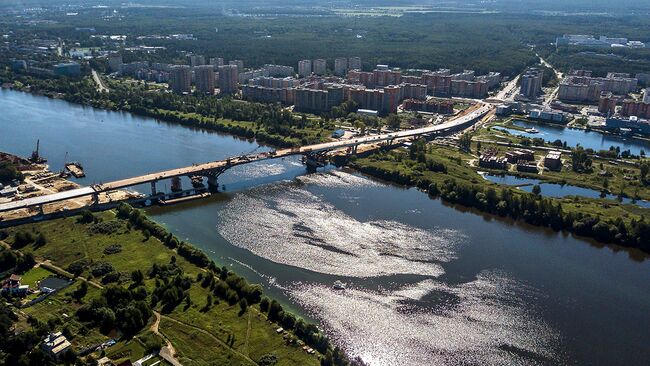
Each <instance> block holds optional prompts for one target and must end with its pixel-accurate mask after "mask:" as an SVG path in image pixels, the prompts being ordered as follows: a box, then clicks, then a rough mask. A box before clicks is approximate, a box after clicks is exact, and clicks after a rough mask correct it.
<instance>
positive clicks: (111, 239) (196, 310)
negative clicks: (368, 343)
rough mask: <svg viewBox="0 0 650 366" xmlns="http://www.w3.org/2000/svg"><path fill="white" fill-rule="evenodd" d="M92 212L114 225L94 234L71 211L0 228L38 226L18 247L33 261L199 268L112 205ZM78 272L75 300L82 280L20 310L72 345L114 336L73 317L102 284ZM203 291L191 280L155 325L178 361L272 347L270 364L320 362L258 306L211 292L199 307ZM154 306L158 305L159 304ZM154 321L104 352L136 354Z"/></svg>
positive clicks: (256, 353) (210, 361) (32, 275)
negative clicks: (83, 287) (243, 307)
mask: <svg viewBox="0 0 650 366" xmlns="http://www.w3.org/2000/svg"><path fill="white" fill-rule="evenodd" d="M96 215H97V216H98V217H99V218H100V219H101V221H102V224H105V225H102V226H101V227H106V226H109V227H110V228H111V230H113V232H111V233H105V234H104V233H97V227H98V226H96V225H95V226H94V225H93V224H82V223H79V222H78V221H77V217H70V218H65V219H58V220H52V221H44V222H40V223H36V224H29V225H23V226H18V227H13V228H9V229H7V230H6V231H7V234H8V237H7V239H6V241H7V242H8V243H9V244H12V243H13V240H14V234H15V233H16V232H18V231H31V232H33V233H43V234H44V235H45V237H46V238H47V243H46V244H45V245H42V246H39V247H35V246H34V245H33V244H29V245H27V246H25V247H24V248H22V249H21V251H23V252H25V253H28V252H30V253H33V254H34V256H35V257H36V259H37V261H44V260H49V261H51V263H52V264H53V265H55V266H59V267H62V268H64V269H65V268H68V266H70V264H72V263H74V262H78V261H80V260H83V261H86V262H87V263H90V267H92V264H96V263H100V262H106V263H110V265H112V266H113V267H114V269H115V271H117V272H121V273H125V274H129V273H130V272H131V271H134V270H136V269H140V270H142V271H143V272H144V273H145V274H146V273H147V271H148V270H149V268H151V266H152V265H153V264H154V263H158V264H168V263H170V262H171V261H172V257H174V258H175V263H176V265H177V266H178V267H180V268H182V270H183V272H184V273H185V275H187V276H188V277H190V278H196V277H197V274H198V273H201V272H204V271H203V270H202V269H200V268H199V267H196V266H195V265H193V264H191V263H189V262H188V261H186V260H185V259H184V258H183V257H182V256H180V255H178V254H177V253H176V252H175V251H173V250H171V249H168V248H167V247H166V246H164V245H163V244H162V243H161V242H160V241H159V240H157V239H155V238H154V237H150V238H148V239H145V237H144V235H143V234H142V232H141V231H139V230H136V229H130V228H129V225H128V222H127V221H124V220H121V219H118V218H116V216H115V214H114V212H112V211H106V212H102V213H98V214H96ZM116 244H119V246H120V248H121V251H119V252H117V253H114V254H107V253H109V252H110V251H105V250H106V248H109V247H113V248H114V247H115V245H116ZM49 275H51V273H50V272H49V271H47V270H45V269H42V268H36V269H32V270H30V271H28V272H27V273H26V274H25V277H26V281H30V283H31V282H35V281H37V280H38V279H42V278H44V277H47V276H49ZM80 276H81V277H85V278H88V279H90V281H91V282H92V283H91V286H89V287H88V294H87V295H86V296H85V297H84V298H83V299H82V300H81V302H77V301H76V300H74V299H73V298H72V296H71V295H70V294H71V293H72V292H73V291H74V290H75V289H76V288H77V287H78V286H79V283H80V281H82V280H77V281H76V283H74V284H72V285H71V286H69V287H68V288H65V289H63V290H62V291H60V292H58V293H56V294H54V295H52V296H50V297H48V298H47V299H46V300H45V301H42V302H40V303H38V304H35V305H33V306H30V307H27V308H25V309H23V311H24V313H25V315H28V316H33V317H35V318H37V319H38V320H40V321H42V322H48V321H49V322H53V323H56V324H58V325H57V326H56V328H57V329H58V328H61V329H62V328H63V327H68V329H69V330H70V331H71V332H72V333H73V334H74V335H75V337H74V338H73V340H72V343H73V346H74V347H75V350H77V351H78V350H81V349H84V348H85V347H88V346H90V345H94V344H99V343H102V342H105V341H107V340H109V339H111V338H113V337H117V336H118V335H116V334H108V335H103V334H101V333H99V331H98V330H97V329H96V328H88V327H87V326H84V324H82V323H81V322H79V321H78V320H77V319H76V317H75V315H74V314H75V311H76V310H77V309H78V308H79V307H80V306H81V305H82V304H84V303H87V302H88V301H90V300H91V299H92V298H94V297H97V296H99V294H100V292H101V289H100V288H99V287H101V286H102V285H101V283H100V280H99V278H93V277H92V274H91V271H90V270H89V269H87V268H86V269H84V270H83V271H82V272H81V274H80ZM145 277H146V279H145V281H144V285H145V287H146V288H147V290H148V292H149V293H151V291H152V290H153V288H154V287H155V280H154V279H149V277H148V276H146V275H145ZM121 283H122V284H123V285H128V284H129V283H131V281H130V278H129V276H124V277H123V279H122V280H121ZM209 292H210V290H209V288H207V289H206V288H203V287H201V285H200V284H198V283H196V282H195V283H193V284H192V286H191V287H190V289H189V290H188V293H189V296H190V298H191V305H190V306H186V304H185V302H183V303H182V304H180V305H178V306H177V307H176V308H175V309H173V310H172V311H171V312H169V313H167V314H163V315H162V316H163V318H162V320H161V323H160V324H159V331H160V332H161V333H162V334H164V335H165V336H166V337H167V338H168V339H169V340H171V342H172V344H173V345H174V347H175V348H176V349H177V351H178V352H179V354H180V358H181V362H182V363H183V365H215V364H216V365H254V364H256V363H257V361H258V360H259V359H260V357H262V356H263V355H266V354H274V355H275V356H276V357H277V359H278V362H277V365H286V366H289V365H317V364H319V359H318V358H317V356H314V355H309V354H307V353H305V352H304V351H303V350H302V349H300V348H298V347H297V346H292V345H288V344H286V342H285V340H284V338H283V336H282V335H281V334H277V333H276V332H275V329H276V328H277V325H274V324H272V323H271V322H269V321H268V320H267V319H266V315H265V314H262V313H261V312H260V310H259V306H257V305H254V306H249V307H248V309H247V311H246V312H243V313H241V312H240V307H239V305H238V304H235V305H233V306H231V305H228V303H227V302H225V301H223V300H221V301H219V300H218V298H217V297H215V298H214V299H215V300H214V303H213V305H212V307H211V308H210V309H209V310H207V311H205V309H203V308H204V305H205V304H206V299H207V296H208V293H209ZM160 306H161V305H158V307H157V309H158V310H160ZM153 321H154V317H152V318H151V319H150V320H149V322H150V324H149V325H147V326H146V327H145V328H144V329H143V330H142V331H141V332H140V333H139V334H137V335H136V337H135V338H134V339H131V340H129V341H125V340H121V341H120V342H118V343H117V344H116V345H115V346H113V347H111V348H109V349H108V350H107V351H106V354H107V355H108V356H109V357H110V358H113V359H114V360H115V361H121V360H124V359H126V358H129V359H130V360H131V361H135V360H137V359H138V358H140V357H142V356H143V355H144V352H145V346H144V344H143V342H142V341H140V340H138V339H140V338H142V339H144V338H146V337H149V336H151V332H150V331H149V327H150V326H151V325H152V324H153ZM232 337H234V341H233V342H232V345H228V344H227V343H228V341H229V340H231V339H232ZM95 356H96V358H97V357H99V356H100V355H99V354H98V353H95Z"/></svg>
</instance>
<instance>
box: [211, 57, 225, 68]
mask: <svg viewBox="0 0 650 366" xmlns="http://www.w3.org/2000/svg"><path fill="white" fill-rule="evenodd" d="M210 65H212V66H214V68H215V70H216V68H217V67H219V66H223V58H221V57H210Z"/></svg>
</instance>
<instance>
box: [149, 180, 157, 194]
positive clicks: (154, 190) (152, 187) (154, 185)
mask: <svg viewBox="0 0 650 366" xmlns="http://www.w3.org/2000/svg"><path fill="white" fill-rule="evenodd" d="M157 193H158V192H156V181H153V182H151V195H152V196H155V195H156V194H157Z"/></svg>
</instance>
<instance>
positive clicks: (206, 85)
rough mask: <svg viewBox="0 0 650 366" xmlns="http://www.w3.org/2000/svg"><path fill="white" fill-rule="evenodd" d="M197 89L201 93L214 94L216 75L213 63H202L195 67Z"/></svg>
mask: <svg viewBox="0 0 650 366" xmlns="http://www.w3.org/2000/svg"><path fill="white" fill-rule="evenodd" d="M194 80H195V83H196V90H198V91H199V92H201V93H206V94H214V87H215V75H214V67H213V66H212V65H201V66H197V67H195V68H194Z"/></svg>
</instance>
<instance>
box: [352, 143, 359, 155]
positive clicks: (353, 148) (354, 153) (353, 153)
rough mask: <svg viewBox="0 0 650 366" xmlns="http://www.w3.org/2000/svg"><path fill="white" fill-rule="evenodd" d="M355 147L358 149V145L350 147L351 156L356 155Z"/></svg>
mask: <svg viewBox="0 0 650 366" xmlns="http://www.w3.org/2000/svg"><path fill="white" fill-rule="evenodd" d="M357 147H359V145H354V146H352V151H351V153H352V155H356V154H357Z"/></svg>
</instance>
